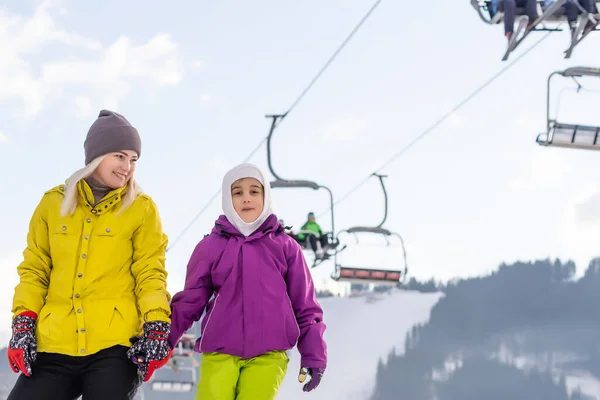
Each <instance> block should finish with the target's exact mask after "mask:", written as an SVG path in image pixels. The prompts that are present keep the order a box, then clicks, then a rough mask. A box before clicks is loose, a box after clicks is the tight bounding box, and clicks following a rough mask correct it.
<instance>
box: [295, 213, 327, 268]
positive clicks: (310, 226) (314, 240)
mask: <svg viewBox="0 0 600 400" xmlns="http://www.w3.org/2000/svg"><path fill="white" fill-rule="evenodd" d="M307 218H308V220H307V221H306V222H305V223H304V225H302V227H301V228H300V232H299V233H298V234H296V235H293V237H294V238H295V239H296V240H297V241H298V242H299V243H300V244H301V245H303V247H304V243H306V236H307V235H308V240H309V242H310V247H311V249H312V251H314V252H315V255H316V257H317V258H322V257H323V256H324V255H325V250H327V248H328V247H329V245H328V243H327V236H326V235H323V230H322V229H321V226H320V225H319V224H318V223H317V222H316V221H315V213H313V212H309V213H308V216H307ZM305 231H311V232H314V233H306V232H305Z"/></svg>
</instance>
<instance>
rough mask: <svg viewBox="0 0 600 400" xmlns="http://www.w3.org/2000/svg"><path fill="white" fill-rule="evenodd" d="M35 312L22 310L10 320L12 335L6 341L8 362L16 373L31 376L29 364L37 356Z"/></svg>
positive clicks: (31, 363)
mask: <svg viewBox="0 0 600 400" xmlns="http://www.w3.org/2000/svg"><path fill="white" fill-rule="evenodd" d="M36 320H37V314H36V313H34V312H33V311H24V312H22V313H21V314H19V315H17V316H16V317H15V318H14V319H13V321H12V337H11V338H10V342H9V343H8V363H9V365H10V367H11V368H12V370H13V371H14V372H16V373H18V372H19V371H21V372H22V373H24V374H25V375H27V376H31V366H32V365H33V363H34V362H35V359H36V357H37V341H36V339H35V324H36Z"/></svg>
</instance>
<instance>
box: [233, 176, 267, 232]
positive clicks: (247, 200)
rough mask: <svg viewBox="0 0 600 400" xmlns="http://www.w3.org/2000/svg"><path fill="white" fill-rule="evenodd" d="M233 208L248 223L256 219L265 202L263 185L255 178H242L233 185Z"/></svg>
mask: <svg viewBox="0 0 600 400" xmlns="http://www.w3.org/2000/svg"><path fill="white" fill-rule="evenodd" d="M231 200H232V201H233V209H234V210H235V212H236V213H238V215H239V216H240V218H241V219H242V220H243V221H244V222H245V223H247V224H249V223H251V222H254V221H256V219H257V218H258V217H259V216H260V214H262V212H263V207H264V204H265V193H264V191H263V185H262V184H261V183H260V182H259V181H258V180H256V179H254V178H242V179H238V180H237V181H235V182H233V184H232V185H231Z"/></svg>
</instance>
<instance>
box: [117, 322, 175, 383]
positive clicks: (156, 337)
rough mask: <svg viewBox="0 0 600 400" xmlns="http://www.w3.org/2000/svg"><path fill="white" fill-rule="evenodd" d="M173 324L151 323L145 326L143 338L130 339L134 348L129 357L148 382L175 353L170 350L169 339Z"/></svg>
mask: <svg viewBox="0 0 600 400" xmlns="http://www.w3.org/2000/svg"><path fill="white" fill-rule="evenodd" d="M170 331H171V324H169V323H168V322H163V321H151V322H146V323H145V324H144V333H143V334H142V336H136V337H133V338H131V339H130V341H131V343H132V346H131V347H130V348H129V350H128V351H127V357H129V358H130V359H131V361H133V362H134V363H135V364H137V365H138V370H139V372H140V374H141V375H142V376H143V377H144V382H147V381H148V380H149V379H150V377H151V376H152V374H153V373H154V371H156V370H157V369H159V368H161V367H162V366H163V365H165V364H166V363H167V362H168V361H169V358H171V355H172V354H173V351H172V350H171V349H170V348H169V343H168V342H167V339H168V337H169V332H170Z"/></svg>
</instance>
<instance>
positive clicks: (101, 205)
mask: <svg viewBox="0 0 600 400" xmlns="http://www.w3.org/2000/svg"><path fill="white" fill-rule="evenodd" d="M128 186H129V183H128V184H127V185H125V186H123V187H121V188H118V189H113V190H111V191H110V192H108V193H107V194H106V196H104V197H103V198H102V199H101V200H100V201H99V202H98V203H97V204H95V205H94V194H93V193H92V188H91V187H90V185H89V184H88V183H87V182H86V181H85V179H81V180H80V181H79V183H78V184H77V191H78V192H79V200H80V204H81V205H82V206H83V207H85V208H87V209H90V210H91V213H92V214H104V213H106V212H107V211H108V210H110V209H111V208H112V207H113V206H115V205H116V204H117V203H119V202H121V200H122V199H123V196H124V195H125V193H126V192H127V188H128Z"/></svg>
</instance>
